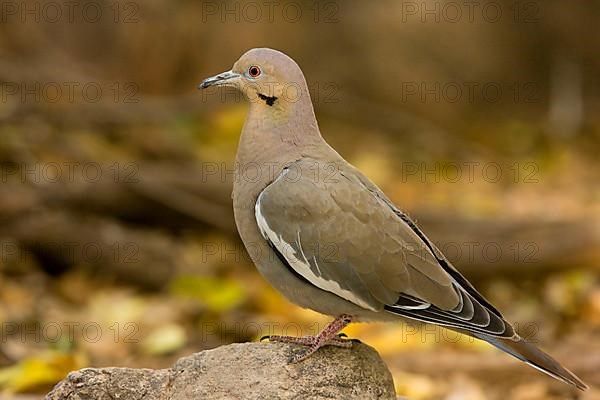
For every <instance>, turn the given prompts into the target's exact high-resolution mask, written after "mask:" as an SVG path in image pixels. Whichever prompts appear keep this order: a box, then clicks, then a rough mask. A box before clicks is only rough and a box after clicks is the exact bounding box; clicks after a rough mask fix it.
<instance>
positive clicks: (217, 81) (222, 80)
mask: <svg viewBox="0 0 600 400" xmlns="http://www.w3.org/2000/svg"><path fill="white" fill-rule="evenodd" d="M239 76H240V75H239V74H237V73H235V72H232V71H227V72H223V73H221V74H219V75H215V76H212V77H210V78H206V79H205V80H203V81H202V83H201V84H199V85H198V89H206V88H207V87H209V86H221V85H226V84H227V83H228V82H229V81H230V80H231V79H234V78H238V77H239Z"/></svg>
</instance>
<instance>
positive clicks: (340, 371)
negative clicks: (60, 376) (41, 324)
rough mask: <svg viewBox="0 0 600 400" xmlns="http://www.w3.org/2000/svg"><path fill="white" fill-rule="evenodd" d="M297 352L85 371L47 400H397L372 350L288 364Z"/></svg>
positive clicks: (225, 349) (264, 346)
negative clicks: (162, 365)
mask: <svg viewBox="0 0 600 400" xmlns="http://www.w3.org/2000/svg"><path fill="white" fill-rule="evenodd" d="M295 351H298V347H297V346H294V345H288V344H283V343H241V344H231V345H228V346H222V347H218V348H216V349H213V350H206V351H202V352H200V353H196V354H193V355H191V356H188V357H184V358H181V359H179V360H178V361H177V362H176V363H175V365H173V366H172V367H171V368H169V369H161V370H150V369H131V368H101V369H95V368H85V369H82V370H79V371H75V372H71V373H70V374H69V375H68V376H67V378H66V379H64V380H63V381H62V382H60V383H58V384H57V385H56V387H55V388H54V389H53V390H52V392H50V393H49V394H48V395H47V396H46V399H47V400H66V399H68V400H118V399H133V400H138V399H139V400H163V399H164V400H166V399H169V400H192V399H193V400H196V399H203V400H210V399H243V400H254V399H261V400H264V399H311V400H313V399H315V400H319V399H361V400H365V399H396V395H395V393H394V384H393V380H392V375H391V374H390V372H389V370H388V369H387V367H386V365H385V364H384V363H383V361H382V360H381V358H380V357H379V355H378V354H377V352H376V351H375V350H373V349H372V348H371V347H369V346H367V345H365V344H355V345H354V346H353V348H352V349H342V348H334V347H325V348H322V349H320V350H319V351H318V352H317V353H316V354H314V355H313V356H311V357H310V358H308V359H307V360H305V361H303V362H301V363H299V364H288V362H287V360H288V358H289V357H290V355H291V354H292V353H293V352H295Z"/></svg>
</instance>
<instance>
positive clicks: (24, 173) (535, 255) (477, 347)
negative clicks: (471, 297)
mask: <svg viewBox="0 0 600 400" xmlns="http://www.w3.org/2000/svg"><path fill="white" fill-rule="evenodd" d="M599 18H600V4H599V3H598V2H584V1H576V2H542V1H517V2H514V1H512V0H511V1H508V0H506V1H505V0H497V1H492V2H488V1H482V2H479V1H472V2H460V1H459V2H455V1H443V0H433V1H402V0H398V1H380V2H376V3H375V2H364V1H363V2H359V1H348V2H335V1H323V2H313V1H299V0H294V1H275V2H262V1H258V2H256V1H209V2H200V1H191V0H177V1H167V0H144V1H137V0H134V1H125V0H120V1H116V2H114V1H109V0H90V1H84V0H75V1H71V2H65V3H62V2H52V1H37V0H35V1H34V0H25V1H21V0H19V1H12V0H2V2H1V3H0V33H1V34H0V181H1V183H0V255H1V257H0V323H1V324H2V329H1V340H0V388H1V390H2V393H4V395H9V394H14V395H15V396H17V397H16V398H21V397H22V398H32V399H33V398H40V397H41V394H43V393H44V392H45V391H47V390H49V389H50V388H51V387H52V385H54V384H55V383H56V382H58V381H59V380H61V379H62V378H64V377H65V375H66V374H67V373H68V372H69V371H71V370H73V369H78V368H82V367H86V366H95V367H97V366H123V367H125V366H127V367H148V368H164V367H167V366H169V365H170V364H171V363H172V362H173V361H174V360H176V359H177V358H179V357H181V356H184V355H188V354H191V353H192V352H196V351H200V350H203V349H209V348H213V347H216V346H219V345H222V344H227V343H231V342H242V341H253V340H257V339H258V338H260V337H261V336H262V335H267V334H273V333H284V334H291V335H295V334H311V333H312V334H314V333H315V332H316V331H318V330H319V329H320V328H322V327H323V326H324V325H325V324H326V323H327V322H328V321H329V319H328V318H327V317H324V316H320V315H318V314H315V313H313V312H310V311H307V310H301V309H299V308H297V307H295V306H293V305H291V304H289V303H288V302H287V301H286V300H285V299H284V298H283V297H281V296H280V295H279V294H277V293H275V292H274V290H273V289H271V288H270V286H268V285H267V284H266V283H265V282H264V281H263V280H262V278H261V277H260V276H259V275H258V273H257V272H256V270H255V268H254V266H253V265H252V264H251V262H250V261H249V258H248V257H247V255H246V253H245V250H244V249H243V246H242V244H241V242H240V241H239V239H238V236H237V233H236V231H235V228H234V224H233V217H232V211H231V204H230V203H231V199H230V193H231V182H232V169H233V157H234V154H235V150H236V144H237V140H238V135H239V132H240V129H241V126H242V124H243V121H244V117H245V113H246V107H247V105H246V103H245V102H244V100H243V99H242V98H241V97H240V96H239V95H237V94H236V93H234V92H232V91H231V90H228V89H211V90H207V91H203V92H200V91H198V90H197V89H196V85H197V84H198V83H199V82H200V81H201V80H202V79H204V78H206V77H208V76H211V75H214V74H216V73H219V72H222V71H225V70H228V69H229V68H230V67H231V65H232V64H233V63H234V62H235V60H237V58H238V57H239V56H240V55H241V54H242V53H243V52H245V51H246V50H248V49H250V48H253V47H273V48H276V49H279V50H282V51H284V52H285V53H287V54H289V55H290V56H292V57H293V58H294V59H295V60H296V61H297V62H298V63H299V65H300V66H301V67H302V68H303V70H304V73H305V75H306V77H307V80H308V83H309V87H310V90H311V94H312V97H313V101H314V104H315V111H316V114H317V117H318V119H319V123H320V126H321V131H322V132H323V134H324V136H325V138H326V139H327V140H328V141H329V143H330V144H332V145H333V146H334V147H335V148H336V149H338V151H339V152H340V153H341V154H342V155H343V156H344V157H345V158H346V159H348V160H349V161H350V162H352V163H353V164H355V165H356V166H357V167H358V168H360V169H361V170H362V171H363V172H365V174H367V175H368V176H369V177H370V178H371V179H372V180H374V181H375V182H376V183H377V184H378V185H380V186H381V187H382V188H383V189H384V191H386V193H387V194H388V195H389V196H390V197H391V198H392V200H394V201H395V202H396V203H397V204H398V205H399V206H400V207H401V208H403V209H404V210H406V211H407V212H408V213H409V215H411V216H412V217H413V218H414V219H416V221H417V223H419V225H420V226H421V227H422V228H423V230H424V231H425V232H427V234H428V235H429V237H430V238H431V239H432V240H433V241H434V242H435V243H436V244H437V245H438V246H439V247H440V248H441V249H442V250H443V251H444V252H445V253H446V255H447V256H448V257H449V258H450V259H451V260H452V261H454V262H455V264H456V266H457V268H459V269H460V270H461V271H462V272H463V273H464V274H465V275H466V276H467V277H468V278H469V279H470V280H471V281H472V282H473V283H474V284H475V285H476V286H477V287H478V288H480V290H481V291H482V292H483V293H484V295H486V296H487V297H489V298H490V299H491V300H492V302H493V303H495V304H496V305H497V306H498V308H499V309H500V310H502V311H503V312H504V313H505V316H506V317H507V318H508V319H509V320H511V321H514V322H515V323H516V325H517V327H518V329H519V331H520V332H521V334H522V335H523V336H527V337H529V338H530V339H531V340H534V341H536V342H537V343H538V344H539V345H540V346H542V347H543V348H545V349H547V350H548V351H549V352H551V353H552V354H553V355H555V356H556V357H557V358H558V359H559V360H561V361H562V362H564V364H565V365H566V366H568V367H569V368H570V369H572V370H573V371H575V372H576V373H578V374H579V375H580V376H581V377H582V378H583V379H584V380H585V381H586V382H587V383H589V384H591V385H592V386H594V385H600V286H599V285H598V283H599V278H600V277H599V270H600V269H599V266H600V246H599V245H600V201H599V200H600V185H599V183H600V163H599V162H598V153H599V152H600V113H599V112H598V111H599V109H600V80H599V78H598V77H599V76H600V53H599V52H598V48H600V36H599V35H598V31H597V29H598V26H597V25H598V21H599V20H600V19H599ZM345 332H346V333H347V334H348V335H349V336H351V337H355V338H359V339H361V340H362V341H364V342H366V343H368V344H369V345H372V346H374V347H375V348H376V349H377V350H378V351H379V352H380V353H381V355H382V357H384V359H385V361H386V362H387V364H388V366H389V367H390V369H391V370H392V372H393V375H394V380H395V384H396V390H397V392H398V394H399V395H402V396H407V397H409V398H411V399H417V400H419V399H467V400H479V399H506V398H510V399H516V400H535V399H563V398H580V399H592V398H597V396H598V392H597V390H596V389H592V390H591V391H590V392H588V393H587V394H585V395H583V394H581V393H574V392H573V391H572V390H571V389H570V388H568V387H566V385H563V384H561V383H558V382H554V381H553V380H551V379H550V378H547V377H545V376H544V375H542V374H540V373H538V372H537V371H535V370H534V369H532V368H528V367H526V366H524V365H521V364H520V363H518V362H517V361H515V360H513V359H512V358H510V357H508V356H506V355H503V354H501V353H499V352H498V351H496V350H494V349H492V348H491V347H490V346H488V345H486V344H483V343H480V342H477V341H474V340H472V339H469V338H466V337H461V336H459V335H456V334H454V333H452V332H449V331H445V330H443V329H437V328H433V327H425V326H411V325H403V324H396V325H383V324H382V325H377V324H371V325H365V324H358V325H355V326H351V327H349V328H348V329H346V330H345Z"/></svg>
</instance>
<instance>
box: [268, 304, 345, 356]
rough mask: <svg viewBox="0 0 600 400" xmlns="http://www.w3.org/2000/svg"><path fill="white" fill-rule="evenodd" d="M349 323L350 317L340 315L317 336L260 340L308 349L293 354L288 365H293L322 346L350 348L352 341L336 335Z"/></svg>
mask: <svg viewBox="0 0 600 400" xmlns="http://www.w3.org/2000/svg"><path fill="white" fill-rule="evenodd" d="M350 322H352V317H351V316H350V315H341V316H339V317H337V318H336V319H335V320H334V321H333V322H331V323H330V324H329V325H327V326H326V327H325V329H323V330H322V331H321V332H320V333H319V334H318V335H317V336H301V337H295V336H279V335H273V336H265V337H263V338H262V339H265V338H268V339H269V341H273V342H283V343H293V344H299V345H301V346H306V347H308V348H307V349H305V350H303V351H301V352H299V353H296V354H294V355H293V356H292V357H291V358H290V363H291V364H295V363H298V362H300V361H303V360H306V359H307V358H308V357H310V356H311V355H312V354H314V353H315V352H316V351H317V350H319V349H320V348H321V347H323V346H336V347H344V348H350V347H352V342H353V340H350V339H344V338H343V337H342V336H346V335H344V334H339V335H338V332H339V331H341V330H342V329H344V328H345V327H346V325H348V324H349V323H350ZM262 339H261V340H262Z"/></svg>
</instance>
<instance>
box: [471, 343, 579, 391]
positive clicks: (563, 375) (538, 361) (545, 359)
mask: <svg viewBox="0 0 600 400" xmlns="http://www.w3.org/2000/svg"><path fill="white" fill-rule="evenodd" d="M471 334H472V335H473V333H471ZM474 336H476V337H477V338H479V339H481V340H485V341H486V342H488V343H490V344H492V345H494V346H496V347H497V348H499V349H500V350H502V351H505V352H507V353H508V354H510V355H512V356H514V357H516V358H518V359H519V360H521V361H524V362H526V363H527V364H529V365H531V366H532V367H534V368H536V369H538V370H540V371H542V372H544V373H546V374H548V375H550V376H551V377H553V378H556V379H558V380H561V381H563V382H565V383H568V384H570V385H573V386H575V387H576V388H578V389H580V390H586V389H587V388H588V386H587V385H586V384H585V383H583V381H582V380H581V379H579V378H578V377H577V376H576V375H575V374H574V373H572V372H571V371H569V370H568V369H566V368H565V367H563V366H562V365H560V364H559V363H558V361H556V360H555V359H553V358H552V357H550V356H549V355H548V354H546V353H544V352H543V351H542V350H540V349H538V348H537V347H536V346H534V345H533V344H531V343H529V342H528V341H526V340H525V339H523V338H521V337H518V338H517V339H516V340H513V339H504V338H498V337H492V336H486V335H481V334H476V335H474Z"/></svg>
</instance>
